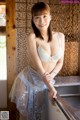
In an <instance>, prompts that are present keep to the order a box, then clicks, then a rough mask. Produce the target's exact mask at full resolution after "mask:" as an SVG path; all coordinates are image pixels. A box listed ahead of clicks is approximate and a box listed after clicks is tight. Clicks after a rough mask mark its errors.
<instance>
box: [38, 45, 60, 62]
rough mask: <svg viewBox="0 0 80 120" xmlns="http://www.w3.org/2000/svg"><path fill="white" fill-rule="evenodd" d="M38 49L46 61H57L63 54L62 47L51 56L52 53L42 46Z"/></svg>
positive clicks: (42, 58) (41, 57)
mask: <svg viewBox="0 0 80 120" xmlns="http://www.w3.org/2000/svg"><path fill="white" fill-rule="evenodd" d="M37 50H38V55H39V57H40V59H41V61H44V62H57V61H58V60H59V59H60V58H61V56H62V49H61V47H60V49H59V51H58V52H57V53H55V54H54V55H53V56H50V54H49V53H48V52H47V51H46V50H45V49H44V48H43V47H42V46H38V48H37Z"/></svg>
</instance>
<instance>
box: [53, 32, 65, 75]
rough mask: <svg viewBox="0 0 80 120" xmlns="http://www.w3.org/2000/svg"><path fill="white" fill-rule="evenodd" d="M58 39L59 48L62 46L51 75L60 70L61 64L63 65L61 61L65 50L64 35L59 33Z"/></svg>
mask: <svg viewBox="0 0 80 120" xmlns="http://www.w3.org/2000/svg"><path fill="white" fill-rule="evenodd" d="M59 39H60V43H61V48H62V52H63V53H62V57H61V58H60V59H59V60H58V62H57V64H56V66H55V68H54V69H53V71H52V74H53V77H55V76H56V75H57V74H58V73H59V71H60V70H61V68H62V66H63V62H64V51H65V36H64V34H63V33H59Z"/></svg>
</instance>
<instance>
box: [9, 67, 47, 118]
mask: <svg viewBox="0 0 80 120" xmlns="http://www.w3.org/2000/svg"><path fill="white" fill-rule="evenodd" d="M9 97H10V99H11V102H15V103H16V107H17V109H18V111H19V112H20V113H21V114H22V115H23V116H26V120H48V89H47V86H46V85H45V83H44V81H43V79H42V77H41V76H40V74H39V73H37V72H36V71H35V70H34V69H32V68H31V67H30V66H29V67H28V69H27V68H25V69H24V70H23V71H21V72H20V73H19V74H18V76H17V78H16V79H15V81H14V84H13V86H12V89H11V91H10V94H9Z"/></svg>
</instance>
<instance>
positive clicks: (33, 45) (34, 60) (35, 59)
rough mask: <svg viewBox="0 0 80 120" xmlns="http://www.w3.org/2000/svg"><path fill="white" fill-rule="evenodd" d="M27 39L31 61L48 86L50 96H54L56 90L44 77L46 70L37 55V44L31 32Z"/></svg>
mask: <svg viewBox="0 0 80 120" xmlns="http://www.w3.org/2000/svg"><path fill="white" fill-rule="evenodd" d="M28 40H29V46H28V47H29V52H30V57H31V61H32V63H33V64H34V65H35V68H36V70H37V71H38V72H39V74H40V75H41V76H42V77H43V80H44V82H45V84H46V85H47V86H48V88H49V90H50V93H51V96H53V97H55V96H56V94H57V91H56V90H55V88H54V87H53V86H52V85H51V84H50V82H49V80H48V79H47V77H46V75H45V74H46V71H45V70H44V68H43V66H42V63H41V60H40V58H39V56H38V53H37V45H36V40H35V35H34V34H31V35H30V36H29V37H28Z"/></svg>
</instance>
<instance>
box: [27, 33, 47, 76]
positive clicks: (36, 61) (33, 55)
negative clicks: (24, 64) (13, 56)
mask: <svg viewBox="0 0 80 120" xmlns="http://www.w3.org/2000/svg"><path fill="white" fill-rule="evenodd" d="M28 42H29V45H28V47H29V53H30V60H31V62H32V64H33V65H34V67H35V68H36V70H37V71H38V72H39V74H40V75H43V74H44V73H45V70H44V68H43V66H42V63H41V60H40V58H39V56H38V53H37V43H36V37H35V35H34V34H30V35H29V37H28Z"/></svg>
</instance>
